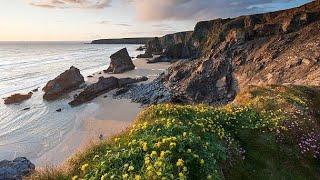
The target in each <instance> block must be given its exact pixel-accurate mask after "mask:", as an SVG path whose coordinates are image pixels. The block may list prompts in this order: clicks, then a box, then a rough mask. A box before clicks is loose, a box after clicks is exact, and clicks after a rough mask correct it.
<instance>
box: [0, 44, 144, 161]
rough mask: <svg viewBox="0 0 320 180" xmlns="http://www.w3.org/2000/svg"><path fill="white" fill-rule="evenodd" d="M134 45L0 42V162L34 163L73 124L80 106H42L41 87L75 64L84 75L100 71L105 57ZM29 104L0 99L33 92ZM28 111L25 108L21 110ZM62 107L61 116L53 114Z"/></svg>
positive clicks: (64, 103) (131, 49) (62, 103)
mask: <svg viewBox="0 0 320 180" xmlns="http://www.w3.org/2000/svg"><path fill="white" fill-rule="evenodd" d="M138 46H139V45H118V44H117V45H91V44H85V43H83V42H0V98H1V102H0V160H2V159H13V158H15V157H19V156H26V157H28V158H29V159H37V158H38V157H41V156H42V155H43V154H44V153H46V152H48V151H50V150H51V149H53V148H54V147H56V146H57V145H58V144H59V143H60V142H61V141H62V139H63V138H64V136H65V135H66V134H67V133H68V132H69V131H70V130H71V129H72V128H74V126H75V124H76V123H77V122H76V121H77V114H79V112H81V111H82V110H83V108H84V107H83V106H80V107H77V108H71V107H70V106H69V105H68V102H69V101H70V100H71V97H69V96H66V97H65V98H64V99H61V100H58V101H54V102H46V101H43V99H42V95H43V93H42V92H41V88H42V87H43V86H44V85H45V84H46V83H47V82H48V81H49V80H51V79H53V78H54V77H56V76H57V75H59V74H60V73H62V72H63V71H65V70H67V69H69V67H70V66H72V65H73V66H75V67H77V68H79V69H80V70H81V73H82V75H83V76H84V77H86V76H87V75H89V74H92V73H94V72H98V71H101V70H104V69H106V68H107V67H108V65H109V62H110V59H109V57H110V55H111V54H112V53H114V52H116V51H117V50H120V49H121V48H123V47H127V49H128V52H129V54H130V56H134V57H135V56H136V55H137V54H139V52H137V51H135V49H136V48H137V47H138ZM38 87H40V89H39V92H36V93H34V95H33V96H32V98H31V99H30V100H27V101H25V102H23V103H21V104H14V105H4V104H3V100H2V98H4V97H6V96H8V95H11V94H14V93H28V92H29V91H31V90H32V89H35V88H38ZM25 108H30V110H23V109H25ZM59 108H62V109H63V112H62V113H58V112H56V110H57V109H59Z"/></svg>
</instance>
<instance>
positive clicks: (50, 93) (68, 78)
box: [42, 66, 84, 100]
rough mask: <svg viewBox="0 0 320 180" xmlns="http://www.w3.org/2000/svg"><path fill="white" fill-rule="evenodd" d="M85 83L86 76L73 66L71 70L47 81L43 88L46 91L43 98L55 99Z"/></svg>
mask: <svg viewBox="0 0 320 180" xmlns="http://www.w3.org/2000/svg"><path fill="white" fill-rule="evenodd" d="M83 83H84V78H83V76H82V75H81V74H80V70H79V69H77V68H75V67H73V66H72V67H70V69H69V70H67V71H65V72H64V73H62V74H60V75H59V76H58V77H56V78H55V79H53V80H51V81H49V82H48V83H47V85H46V86H45V87H44V88H43V89H42V90H43V91H44V92H45V94H44V96H43V98H44V99H45V100H55V99H57V98H59V97H60V96H62V95H63V94H66V93H69V92H71V91H73V90H75V89H78V88H79V86H80V85H81V84H83Z"/></svg>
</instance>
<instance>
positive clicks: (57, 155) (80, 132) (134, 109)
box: [34, 59, 170, 168]
mask: <svg viewBox="0 0 320 180" xmlns="http://www.w3.org/2000/svg"><path fill="white" fill-rule="evenodd" d="M133 62H134V64H135V65H136V69H135V70H132V71H129V72H125V73H123V74H106V73H103V72H102V71H101V74H99V72H97V73H95V74H94V75H93V77H92V78H86V81H87V82H89V83H94V82H96V81H98V79H99V77H101V76H103V77H110V76H115V77H118V78H123V77H139V76H147V77H148V78H149V81H151V80H152V79H154V78H155V77H157V75H158V74H160V73H162V72H164V71H165V70H166V69H167V68H168V67H169V65H170V64H169V63H156V64H147V63H146V60H145V59H135V60H134V61H133ZM105 96H107V97H105ZM81 108H83V110H82V111H81V112H82V113H80V114H77V118H76V120H75V121H76V122H75V123H74V128H73V130H72V131H70V132H69V133H68V134H67V135H66V136H64V137H63V140H61V143H60V144H59V145H58V146H56V147H55V148H53V149H51V150H50V151H48V152H47V153H45V154H43V155H42V156H41V157H39V158H37V159H35V160H34V162H35V164H36V165H38V167H40V168H41V167H44V166H58V165H63V164H64V162H66V160H67V159H68V158H70V157H71V156H72V155H73V154H74V153H76V152H77V151H79V150H83V149H84V148H85V147H86V146H87V145H88V144H90V143H92V142H98V141H99V135H100V134H102V135H103V138H104V139H106V138H109V137H111V136H113V135H116V134H118V133H121V132H122V131H124V130H125V129H126V128H127V127H129V126H130V125H131V123H132V121H133V120H134V119H135V117H136V116H137V115H138V114H139V112H140V111H141V107H140V104H137V103H132V102H130V100H127V99H113V97H112V94H111V92H110V93H106V94H104V95H101V96H99V97H98V98H96V99H95V100H93V101H92V102H90V103H88V104H85V105H83V106H82V107H81Z"/></svg>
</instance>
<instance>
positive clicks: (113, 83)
mask: <svg viewBox="0 0 320 180" xmlns="http://www.w3.org/2000/svg"><path fill="white" fill-rule="evenodd" d="M146 80H148V78H147V77H140V78H121V79H118V78H115V77H108V78H104V77H100V78H99V81H98V82H97V83H94V84H92V85H89V86H88V87H86V88H85V89H84V90H83V91H82V92H81V93H80V94H79V95H78V96H76V97H75V98H74V100H73V101H71V102H70V103H69V104H70V105H71V106H78V105H81V104H83V103H85V102H88V101H91V100H93V99H94V98H96V97H98V96H100V95H102V94H104V93H107V92H109V91H111V90H114V89H117V88H122V87H125V86H127V85H130V84H134V83H138V82H141V81H146Z"/></svg>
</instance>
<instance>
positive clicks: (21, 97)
mask: <svg viewBox="0 0 320 180" xmlns="http://www.w3.org/2000/svg"><path fill="white" fill-rule="evenodd" d="M32 94H33V93H32V92H29V93H28V94H13V95H11V96H10V97H7V98H5V99H4V104H15V103H21V102H23V101H25V100H28V99H30V98H31V96H32Z"/></svg>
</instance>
